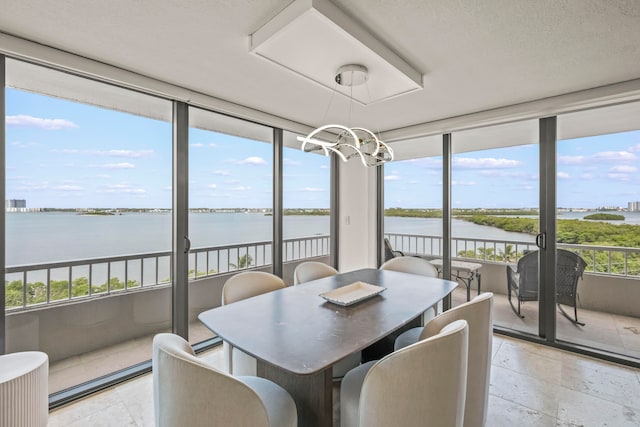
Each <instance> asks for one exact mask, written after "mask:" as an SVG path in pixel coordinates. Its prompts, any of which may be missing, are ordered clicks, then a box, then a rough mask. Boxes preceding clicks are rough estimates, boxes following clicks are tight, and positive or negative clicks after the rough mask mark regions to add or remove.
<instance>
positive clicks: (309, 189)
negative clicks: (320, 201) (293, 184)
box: [302, 187, 324, 193]
mask: <svg viewBox="0 0 640 427" xmlns="http://www.w3.org/2000/svg"><path fill="white" fill-rule="evenodd" d="M302 191H308V192H310V193H317V192H320V191H324V189H322V188H317V187H305V188H303V189H302Z"/></svg>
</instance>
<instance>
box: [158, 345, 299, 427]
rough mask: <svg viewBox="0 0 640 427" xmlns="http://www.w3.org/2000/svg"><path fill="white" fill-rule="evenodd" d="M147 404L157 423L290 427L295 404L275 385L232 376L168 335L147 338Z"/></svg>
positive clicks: (294, 417)
mask: <svg viewBox="0 0 640 427" xmlns="http://www.w3.org/2000/svg"><path fill="white" fill-rule="evenodd" d="M152 366H153V404H154V416H155V425H156V426H157V427H181V426H190V427H199V426H225V427H226V426H247V427H248V426H251V427H295V426H297V425H298V413H297V410H296V405H295V402H294V401H293V399H292V398H291V396H290V395H289V393H287V391H286V390H285V389H283V388H282V387H280V386H279V385H277V384H275V383H273V382H271V381H269V380H266V379H264V378H258V377H244V376H241V377H234V376H231V375H228V374H226V373H224V372H222V371H219V370H217V369H216V368H215V367H213V366H211V365H209V364H208V363H206V362H205V361H203V360H202V359H199V358H198V357H196V356H195V354H194V353H193V349H192V348H191V345H190V344H189V343H188V342H187V341H185V340H184V339H183V338H182V337H180V336H178V335H174V334H158V335H156V336H155V337H154V339H153V359H152Z"/></svg>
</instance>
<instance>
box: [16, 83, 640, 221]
mask: <svg viewBox="0 0 640 427" xmlns="http://www.w3.org/2000/svg"><path fill="white" fill-rule="evenodd" d="M6 95H7V99H6V124H7V133H6V141H7V147H6V165H7V180H6V199H25V200H27V205H28V207H30V208H84V207H93V208H137V207H139V208H169V207H171V200H172V196H171V185H172V179H171V173H172V164H171V163H172V162H171V157H172V146H171V124H170V123H168V122H163V121H159V120H153V119H148V118H144V117H141V116H135V115H131V114H126V113H122V112H118V111H114V110H107V109H102V108H98V107H94V106H89V105H85V104H80V103H76V102H72V101H67V100H63V99H58V98H52V97H48V96H44V95H39V94H34V93H29V92H24V91H20V90H16V89H11V88H7V89H6ZM559 120H561V117H560V119H559ZM454 135H455V134H454ZM454 142H455V138H454ZM391 146H392V147H393V145H391ZM189 156H190V157H189V206H190V208H268V207H270V206H271V203H272V201H271V199H272V160H271V156H272V147H271V144H267V143H263V142H258V141H250V140H247V139H244V138H240V137H235V136H230V135H225V134H221V133H216V132H211V131H205V130H201V129H195V128H192V129H190V133H189ZM283 163H284V167H283V170H284V185H283V186H284V207H285V208H327V207H328V206H329V190H330V189H329V159H328V158H326V157H324V156H320V155H316V154H309V153H304V152H301V151H300V150H295V149H291V148H285V149H284V162H283ZM557 171H558V173H557V178H558V179H557V192H558V197H557V205H558V206H559V207H566V208H590V209H593V208H597V207H599V206H620V207H626V206H627V203H628V202H631V201H637V200H640V186H639V185H638V183H639V182H640V131H631V132H624V133H618V134H610V135H601V136H593V137H586V138H580V139H573V140H566V141H558V165H557ZM384 180H385V207H404V208H439V207H441V203H442V195H441V186H442V159H441V157H430V158H422V159H413V160H405V161H399V162H392V163H388V164H386V165H385V173H384ZM538 185H539V184H538V147H537V145H521V146H515V147H509V148H500V149H491V150H483V151H477V152H471V153H463V154H457V155H455V156H454V157H453V170H452V205H453V207H454V208H502V207H504V208H537V207H538V204H539V202H538Z"/></svg>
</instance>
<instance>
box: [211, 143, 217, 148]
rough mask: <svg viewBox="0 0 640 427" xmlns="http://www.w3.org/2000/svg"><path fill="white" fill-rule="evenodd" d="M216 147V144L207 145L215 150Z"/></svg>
mask: <svg viewBox="0 0 640 427" xmlns="http://www.w3.org/2000/svg"><path fill="white" fill-rule="evenodd" d="M217 146H218V144H216V143H213V142H211V143H209V147H212V148H216V147H217Z"/></svg>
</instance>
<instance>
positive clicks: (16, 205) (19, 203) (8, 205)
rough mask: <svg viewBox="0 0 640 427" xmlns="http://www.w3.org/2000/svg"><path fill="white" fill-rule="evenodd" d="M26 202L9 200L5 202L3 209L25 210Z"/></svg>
mask: <svg viewBox="0 0 640 427" xmlns="http://www.w3.org/2000/svg"><path fill="white" fill-rule="evenodd" d="M26 207H27V201H26V200H24V199H9V200H6V201H5V208H7V209H11V208H26Z"/></svg>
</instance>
